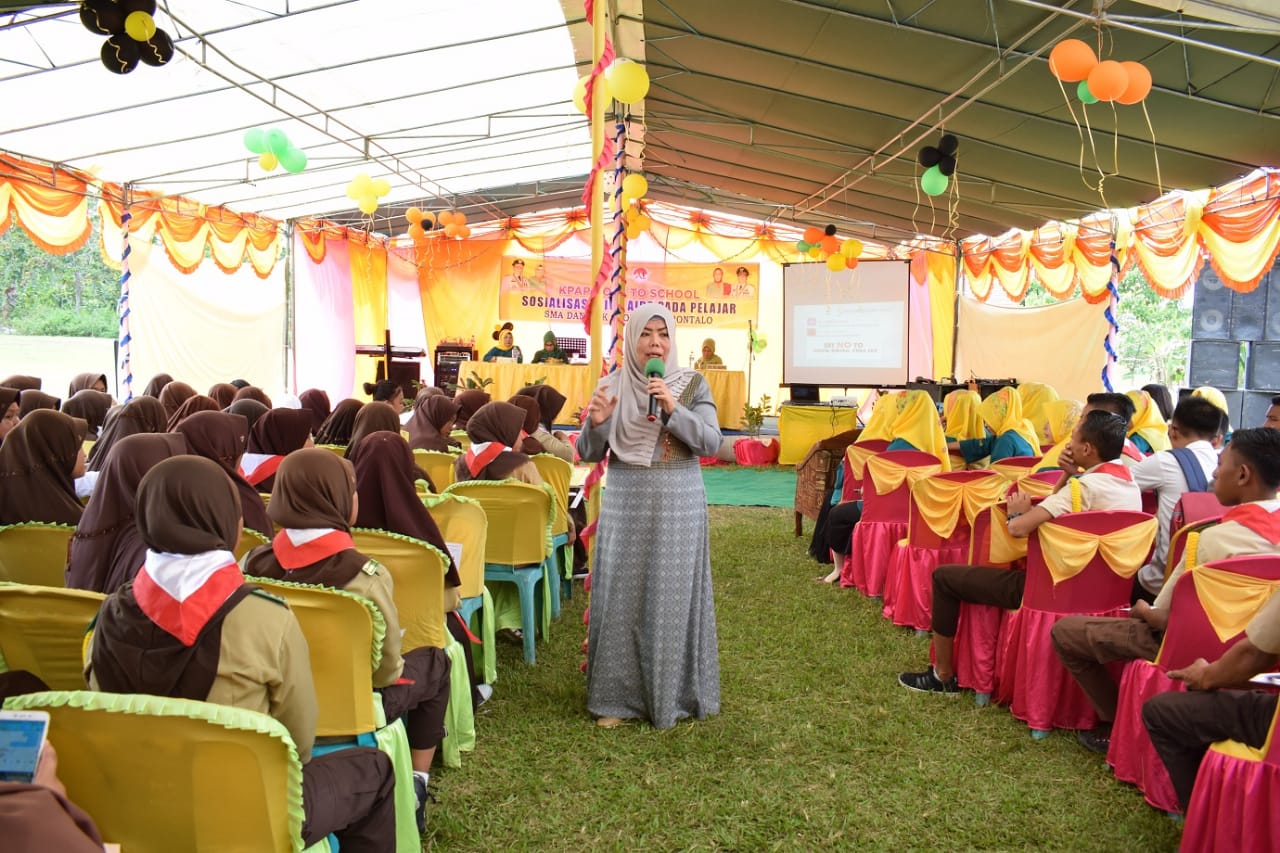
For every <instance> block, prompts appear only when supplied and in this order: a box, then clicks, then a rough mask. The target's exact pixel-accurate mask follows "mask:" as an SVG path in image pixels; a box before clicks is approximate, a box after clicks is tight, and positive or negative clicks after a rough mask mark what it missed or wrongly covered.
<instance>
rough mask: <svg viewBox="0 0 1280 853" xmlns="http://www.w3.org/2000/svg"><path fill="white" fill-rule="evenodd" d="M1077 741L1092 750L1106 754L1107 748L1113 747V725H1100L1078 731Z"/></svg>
mask: <svg viewBox="0 0 1280 853" xmlns="http://www.w3.org/2000/svg"><path fill="white" fill-rule="evenodd" d="M1076 743H1078V744H1080V745H1081V746H1083V747H1084V748H1085V749H1087V750H1089V751H1090V752H1096V753H1098V754H1099V755H1106V754H1107V750H1108V749H1110V748H1111V727H1110V726H1108V727H1106V728H1102V727H1101V726H1100V727H1098V728H1096V729H1086V730H1084V731H1081V732H1076Z"/></svg>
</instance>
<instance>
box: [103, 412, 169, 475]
mask: <svg viewBox="0 0 1280 853" xmlns="http://www.w3.org/2000/svg"><path fill="white" fill-rule="evenodd" d="M167 420H168V418H167V417H166V415H165V413H164V406H162V405H160V401H159V400H157V399H156V398H155V397H146V396H143V397H134V398H133V399H132V400H130V401H129V402H127V403H125V404H124V405H123V406H116V407H115V408H114V409H111V410H110V411H109V412H107V417H106V420H105V421H103V424H102V429H101V430H99V432H98V441H97V442H96V443H95V444H94V445H93V448H92V449H90V451H89V464H88V465H87V466H86V467H87V468H88V469H89V470H90V471H100V470H102V463H103V462H105V461H106V458H107V453H108V452H110V450H111V448H112V446H113V445H114V444H115V443H116V442H117V441H119V440H120V439H122V438H124V437H125V436H126V435H137V434H138V433H140V432H164V431H165V425H166V421H167Z"/></svg>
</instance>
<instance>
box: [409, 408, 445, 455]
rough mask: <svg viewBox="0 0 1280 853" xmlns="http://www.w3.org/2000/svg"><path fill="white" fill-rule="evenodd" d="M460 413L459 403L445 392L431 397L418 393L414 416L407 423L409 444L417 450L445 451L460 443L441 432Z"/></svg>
mask: <svg viewBox="0 0 1280 853" xmlns="http://www.w3.org/2000/svg"><path fill="white" fill-rule="evenodd" d="M457 414H458V404H457V403H455V402H454V401H453V400H450V399H449V398H448V397H446V396H444V395H443V394H435V395H432V396H430V397H423V396H422V395H421V394H419V395H418V397H417V399H416V400H414V403H413V416H412V417H410V418H409V421H408V423H406V424H405V429H407V430H408V431H409V444H410V446H412V447H413V448H414V449H415V450H435V451H438V452H440V453H444V452H446V451H448V450H449V448H450V447H457V446H458V443H457V442H456V441H453V440H452V439H450V438H449V436H448V435H446V434H445V433H443V432H441V430H443V429H444V427H445V425H446V424H448V423H449V421H451V420H453V419H454V417H456V416H457Z"/></svg>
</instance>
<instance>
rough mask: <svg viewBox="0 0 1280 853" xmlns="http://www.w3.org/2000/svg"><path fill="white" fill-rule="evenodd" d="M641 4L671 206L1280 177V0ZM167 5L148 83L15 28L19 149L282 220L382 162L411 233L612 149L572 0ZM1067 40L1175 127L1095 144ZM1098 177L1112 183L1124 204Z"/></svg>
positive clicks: (986, 210) (563, 175)
mask: <svg viewBox="0 0 1280 853" xmlns="http://www.w3.org/2000/svg"><path fill="white" fill-rule="evenodd" d="M0 5H7V6H10V7H11V6H13V5H14V4H13V3H6V4H0ZM21 5H28V6H30V5H31V4H21ZM615 5H616V7H617V9H618V17H617V20H616V22H615V28H616V33H615V43H616V44H617V46H618V49H619V53H620V54H621V55H625V56H633V57H637V58H642V59H643V60H644V61H645V62H646V63H647V66H648V70H649V74H650V77H651V78H652V80H653V86H652V89H651V90H650V93H649V97H648V98H647V99H646V101H645V102H644V104H643V110H642V114H643V118H642V121H643V125H644V127H643V129H642V128H641V126H640V125H641V122H640V121H639V120H637V121H635V122H633V133H632V138H633V140H635V144H634V145H633V149H632V150H633V153H641V151H642V155H643V165H644V168H645V169H646V170H647V172H648V173H649V177H650V180H649V183H650V188H651V189H650V195H651V196H652V197H654V198H658V199H663V200H668V201H673V202H677V203H681V204H685V205H691V206H697V207H705V208H709V209H718V210H723V211H726V212H736V213H741V214H744V215H748V216H751V217H754V218H771V219H781V220H788V221H789V220H793V219H794V220H796V221H799V222H803V223H813V224H825V223H827V222H833V223H837V224H838V225H840V227H841V231H842V233H850V232H852V233H858V234H862V235H866V236H873V237H878V238H879V239H882V240H884V241H886V242H896V241H897V240H899V239H903V238H906V237H910V236H913V235H915V234H917V233H920V232H925V233H934V234H942V233H944V232H946V233H948V234H949V235H955V236H966V235H968V234H971V233H978V232H980V233H989V234H994V233H999V232H1002V231H1004V230H1006V229H1008V228H1010V227H1021V228H1034V227H1036V226H1038V225H1040V224H1041V223H1043V222H1045V221H1046V220H1055V219H1071V218H1075V217H1079V216H1082V215H1085V214H1087V213H1090V212H1092V211H1095V210H1097V209H1099V208H1102V207H1125V206H1131V205H1135V204H1138V203H1141V202H1145V201H1149V200H1151V199H1153V198H1154V197H1156V196H1157V195H1159V193H1160V191H1161V190H1162V189H1165V190H1167V189H1169V188H1172V187H1189V188H1199V187H1206V186H1212V185H1216V184H1221V183H1225V182H1227V181H1229V180H1231V179H1233V178H1236V177H1238V176H1240V175H1242V174H1244V173H1246V172H1248V171H1249V170H1251V169H1252V168H1254V167H1255V166H1257V165H1262V164H1275V163H1277V162H1280V120H1278V119H1280V11H1277V10H1276V9H1275V7H1274V4H1273V3H1270V2H1268V0H1237V2H1219V1H1218V0H1215V2H1213V3H1209V2H1173V0H1149V2H1145V3H1139V2H1133V1H1132V0H1115V2H1102V3H1099V4H1093V3H1088V2H1082V0H1076V2H1064V3H1061V4H1060V5H1055V4H1051V3H1046V2H1040V0H946V2H937V0H839V2H835V0H691V2H682V3H679V4H675V3H670V2H663V0H649V2H645V3H641V2H640V0H622V2H619V3H617V4H615ZM1095 5H1098V6H1100V7H1102V9H1101V11H1099V12H1098V13H1097V15H1095V14H1094V6H1095ZM161 7H162V8H161V11H160V12H159V13H158V15H157V23H158V24H159V25H160V26H161V27H162V28H164V29H166V30H167V31H168V32H169V33H170V35H172V36H173V37H174V41H175V43H176V44H177V47H178V49H179V55H178V56H177V57H176V58H175V60H174V61H173V62H172V63H171V64H170V65H168V66H166V67H163V68H149V67H145V66H140V67H139V68H138V69H137V70H136V71H134V72H133V73H132V74H130V75H127V76H124V77H120V76H116V75H113V74H111V73H109V72H108V71H107V70H106V69H105V68H104V67H103V66H102V64H101V63H100V61H99V59H98V51H99V48H100V46H101V43H102V37H100V36H96V35H94V34H92V33H90V32H88V31H87V30H85V29H84V28H83V27H82V26H81V24H80V22H79V20H78V17H77V14H76V10H75V7H74V6H71V5H67V4H61V5H39V6H35V7H33V8H30V9H28V10H26V11H19V12H12V13H4V12H0V99H2V100H3V103H5V104H6V105H9V108H8V109H6V111H5V112H6V119H7V120H6V122H5V123H4V128H3V130H2V131H0V150H5V151H9V152H13V153H16V154H19V155H22V156H25V157H30V158H38V159H43V160H48V161H52V162H55V163H64V164H67V165H70V166H75V167H78V168H81V169H86V170H92V171H95V172H97V173H98V174H99V175H100V176H101V177H102V178H104V179H107V180H112V181H118V182H130V183H133V184H135V185H136V186H137V187H139V188H141V189H145V190H162V191H164V192H166V193H171V194H175V195H182V196H187V197H190V198H194V199H197V200H199V201H202V202H205V203H207V204H223V205H228V206H231V207H233V208H236V209H239V210H245V211H257V212H261V213H264V214H267V215H270V216H275V217H279V218H289V217H296V216H324V217H330V218H335V219H338V220H340V221H349V222H356V221H358V220H360V219H361V217H360V216H359V214H358V213H356V212H354V211H352V209H351V208H352V202H351V201H350V200H349V199H348V198H347V197H346V195H345V191H346V187H347V184H348V182H349V181H350V180H351V179H352V178H353V177H354V176H355V175H356V174H357V173H358V172H361V171H364V172H367V173H369V174H370V175H371V176H373V177H375V178H377V177H385V178H387V179H388V180H389V181H390V183H391V185H392V190H391V193H390V195H389V196H387V197H386V198H384V199H382V207H381V208H380V210H379V212H378V218H377V220H376V221H375V223H374V227H375V228H376V229H377V230H379V231H382V232H384V233H396V232H399V231H402V230H403V228H404V220H403V218H402V213H403V209H404V208H405V207H407V206H408V205H411V204H418V205H420V206H423V207H426V208H431V209H436V210H439V209H442V208H446V207H457V208H459V209H463V210H466V211H467V212H468V213H469V214H471V215H472V217H473V218H481V219H487V218H495V217H503V216H512V215H519V214H520V213H523V212H527V211H530V210H535V209H545V208H549V207H568V206H574V205H576V204H577V203H578V196H579V195H580V192H581V187H582V182H583V178H584V176H585V174H586V172H587V170H588V168H589V165H590V146H589V138H588V132H587V127H586V121H585V119H584V118H583V117H582V116H581V115H580V114H579V113H578V112H577V111H576V110H574V108H573V106H572V104H571V102H570V93H571V92H572V89H573V85H574V82H575V81H576V79H577V78H578V76H579V75H580V74H583V73H585V71H586V69H587V68H588V67H589V64H590V56H589V55H588V51H589V27H588V26H587V23H586V22H585V20H584V19H583V16H582V10H581V7H580V6H579V5H578V4H577V3H576V2H574V0H564V2H554V0H523V2H521V3H518V4H513V3H509V2H503V0H474V2H470V3H465V4H424V3H404V2H396V0H362V2H358V3H357V2H354V0H287V2H286V0H254V2H253V3H243V2H233V0H171V2H168V3H162V4H161ZM1175 8H1177V9H1182V10H1183V11H1182V12H1178V11H1173V9H1175ZM1193 15H1205V16H1207V17H1206V18H1197V17H1193ZM1064 37H1079V38H1083V39H1085V40H1086V41H1089V42H1090V43H1092V44H1095V45H1100V46H1101V48H1102V52H1103V53H1104V54H1107V55H1110V56H1111V57H1113V58H1117V59H1135V60H1139V61H1142V62H1143V63H1145V64H1146V65H1147V66H1148V68H1149V69H1150V70H1151V72H1152V76H1153V78H1154V88H1153V90H1152V93H1151V95H1150V97H1149V98H1148V99H1147V101H1146V109H1147V113H1148V114H1149V116H1150V128H1149V127H1148V124H1147V119H1146V116H1145V115H1144V112H1143V108H1142V107H1141V106H1130V107H1121V106H1117V107H1115V108H1114V109H1113V108H1112V107H1111V106H1110V105H1108V104H1098V105H1096V106H1091V107H1089V108H1088V110H1087V120H1088V126H1089V127H1091V128H1092V136H1093V143H1090V141H1089V131H1088V129H1087V128H1085V127H1084V125H1083V122H1084V119H1085V111H1084V110H1083V109H1082V108H1081V105H1080V103H1079V102H1078V101H1076V100H1075V99H1074V95H1073V93H1072V92H1071V91H1070V88H1068V90H1067V91H1066V94H1067V95H1068V96H1070V97H1068V98H1065V99H1064V93H1063V90H1062V89H1060V88H1059V85H1058V83H1057V81H1056V80H1055V79H1054V78H1053V76H1052V75H1051V74H1050V73H1049V71H1048V66H1047V57H1048V53H1049V50H1050V49H1051V47H1052V46H1053V44H1055V43H1056V42H1057V41H1059V40H1060V39H1062V38H1064ZM642 54H643V55H642ZM1068 101H1070V102H1071V105H1072V107H1071V108H1070V109H1069V108H1068ZM1072 110H1074V119H1073V115H1072ZM636 115H637V116H639V115H640V111H639V110H638V111H637V113H636ZM1077 121H1079V122H1081V124H1080V125H1079V126H1078V125H1077ZM255 127H260V128H266V127H279V128H280V129H282V130H284V131H285V132H286V133H287V134H288V136H289V138H290V139H291V140H292V141H293V143H294V144H296V145H297V146H299V147H301V148H304V149H305V150H306V151H307V154H308V156H309V159H310V164H309V166H308V168H307V170H306V171H305V172H304V173H302V174H300V175H290V174H287V173H285V172H283V171H282V170H277V171H275V172H273V173H270V174H264V173H263V172H262V170H260V169H259V168H258V166H257V164H256V162H255V160H256V158H255V155H253V154H250V153H249V152H248V151H247V150H246V149H245V147H244V145H243V141H242V138H243V134H244V132H245V131H246V130H247V129H250V128H255ZM943 129H945V130H946V131H948V132H952V133H955V134H957V135H958V136H959V137H960V139H961V143H960V146H961V147H960V158H959V159H960V166H959V171H958V173H957V178H958V180H957V181H956V183H955V185H954V186H955V196H950V195H948V196H943V197H940V198H939V199H936V200H934V205H935V207H936V209H933V208H931V207H930V205H929V199H928V198H927V197H925V196H924V195H922V194H921V193H920V192H919V190H918V174H919V171H920V170H919V167H918V166H916V164H915V153H916V151H917V149H918V148H919V147H920V146H922V145H925V144H931V143H934V142H936V140H937V138H938V136H939V135H940V133H941V132H942V130H943ZM1153 132H1154V144H1153V137H1152V134H1153ZM1095 150H1096V161H1095ZM1157 155H1158V172H1157ZM1082 160H1083V164H1084V165H1083V167H1082V166H1081V162H1082ZM1117 160H1118V165H1117ZM1097 162H1100V164H1101V167H1102V170H1103V171H1104V172H1108V173H1114V174H1110V175H1109V176H1108V177H1107V178H1106V180H1105V181H1104V182H1103V187H1102V192H1099V191H1098V189H1097V184H1098V181H1099V174H1098V169H1097V165H1096V163H1097ZM953 202H954V212H953V213H952V212H949V211H948V210H947V208H948V207H950V206H951V205H952V203H953Z"/></svg>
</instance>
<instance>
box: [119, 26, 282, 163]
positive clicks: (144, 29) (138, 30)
mask: <svg viewBox="0 0 1280 853" xmlns="http://www.w3.org/2000/svg"><path fill="white" fill-rule="evenodd" d="M124 31H125V32H126V33H128V34H129V38H131V39H133V40H134V41H147V40H148V39H150V38H151V37H152V36H153V35H155V34H156V19H155V18H153V17H151V16H150V15H148V14H147V13H146V12H130V13H129V17H127V18H125V19H124ZM272 168H275V167H274V166H273V167H272Z"/></svg>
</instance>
